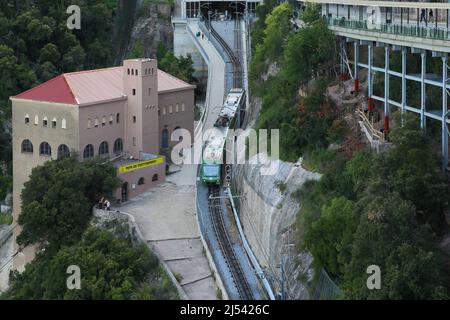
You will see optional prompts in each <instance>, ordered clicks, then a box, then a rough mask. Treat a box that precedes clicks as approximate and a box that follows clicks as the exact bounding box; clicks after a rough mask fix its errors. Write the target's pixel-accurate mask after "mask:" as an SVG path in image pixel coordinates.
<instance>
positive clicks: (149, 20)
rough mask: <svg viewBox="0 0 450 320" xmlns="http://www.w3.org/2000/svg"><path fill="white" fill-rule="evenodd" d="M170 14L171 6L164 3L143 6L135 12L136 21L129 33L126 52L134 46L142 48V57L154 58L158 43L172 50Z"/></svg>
mask: <svg viewBox="0 0 450 320" xmlns="http://www.w3.org/2000/svg"><path fill="white" fill-rule="evenodd" d="M171 13H172V6H171V4H169V3H167V2H164V1H162V2H154V3H153V2H152V3H147V4H143V5H142V6H141V7H140V8H139V9H138V11H137V20H136V22H135V24H134V28H133V30H132V33H131V39H130V44H129V47H128V52H131V51H132V50H133V48H135V47H136V46H142V50H143V55H144V56H145V57H152V58H154V57H155V56H156V49H157V47H158V44H159V43H160V42H162V43H163V44H164V46H165V47H166V48H168V49H170V50H172V48H173V29H172V23H171Z"/></svg>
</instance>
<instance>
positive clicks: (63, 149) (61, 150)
mask: <svg viewBox="0 0 450 320" xmlns="http://www.w3.org/2000/svg"><path fill="white" fill-rule="evenodd" d="M69 156H70V150H69V147H68V146H66V145H65V144H62V145H60V146H59V147H58V158H61V157H69Z"/></svg>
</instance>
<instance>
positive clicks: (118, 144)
mask: <svg viewBox="0 0 450 320" xmlns="http://www.w3.org/2000/svg"><path fill="white" fill-rule="evenodd" d="M122 151H123V140H122V139H120V138H119V139H117V140H116V142H114V153H115V154H117V153H121V152H122Z"/></svg>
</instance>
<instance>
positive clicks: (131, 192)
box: [116, 161, 166, 199]
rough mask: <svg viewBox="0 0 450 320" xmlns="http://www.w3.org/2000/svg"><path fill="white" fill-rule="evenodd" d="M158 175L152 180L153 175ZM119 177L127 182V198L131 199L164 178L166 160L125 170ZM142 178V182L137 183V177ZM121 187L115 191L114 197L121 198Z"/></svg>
mask: <svg viewBox="0 0 450 320" xmlns="http://www.w3.org/2000/svg"><path fill="white" fill-rule="evenodd" d="M155 174H156V175H158V180H157V181H153V176H154V175H155ZM119 178H120V179H122V180H123V181H124V183H125V182H126V183H128V199H132V198H134V197H136V196H138V195H139V194H141V193H143V192H145V191H147V190H149V189H151V188H153V187H155V186H157V185H158V184H160V183H162V182H164V181H165V180H166V162H165V161H164V163H162V164H157V165H154V166H151V167H147V168H142V169H138V170H134V171H129V172H125V173H122V174H120V175H119ZM140 178H144V184H143V185H139V184H138V182H139V179H140ZM121 197H122V189H121V188H118V189H117V191H116V199H121Z"/></svg>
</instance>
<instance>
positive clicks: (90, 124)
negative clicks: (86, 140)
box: [87, 119, 92, 129]
mask: <svg viewBox="0 0 450 320" xmlns="http://www.w3.org/2000/svg"><path fill="white" fill-rule="evenodd" d="M87 127H88V129H90V128H91V127H92V120H91V119H88V124H87Z"/></svg>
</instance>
